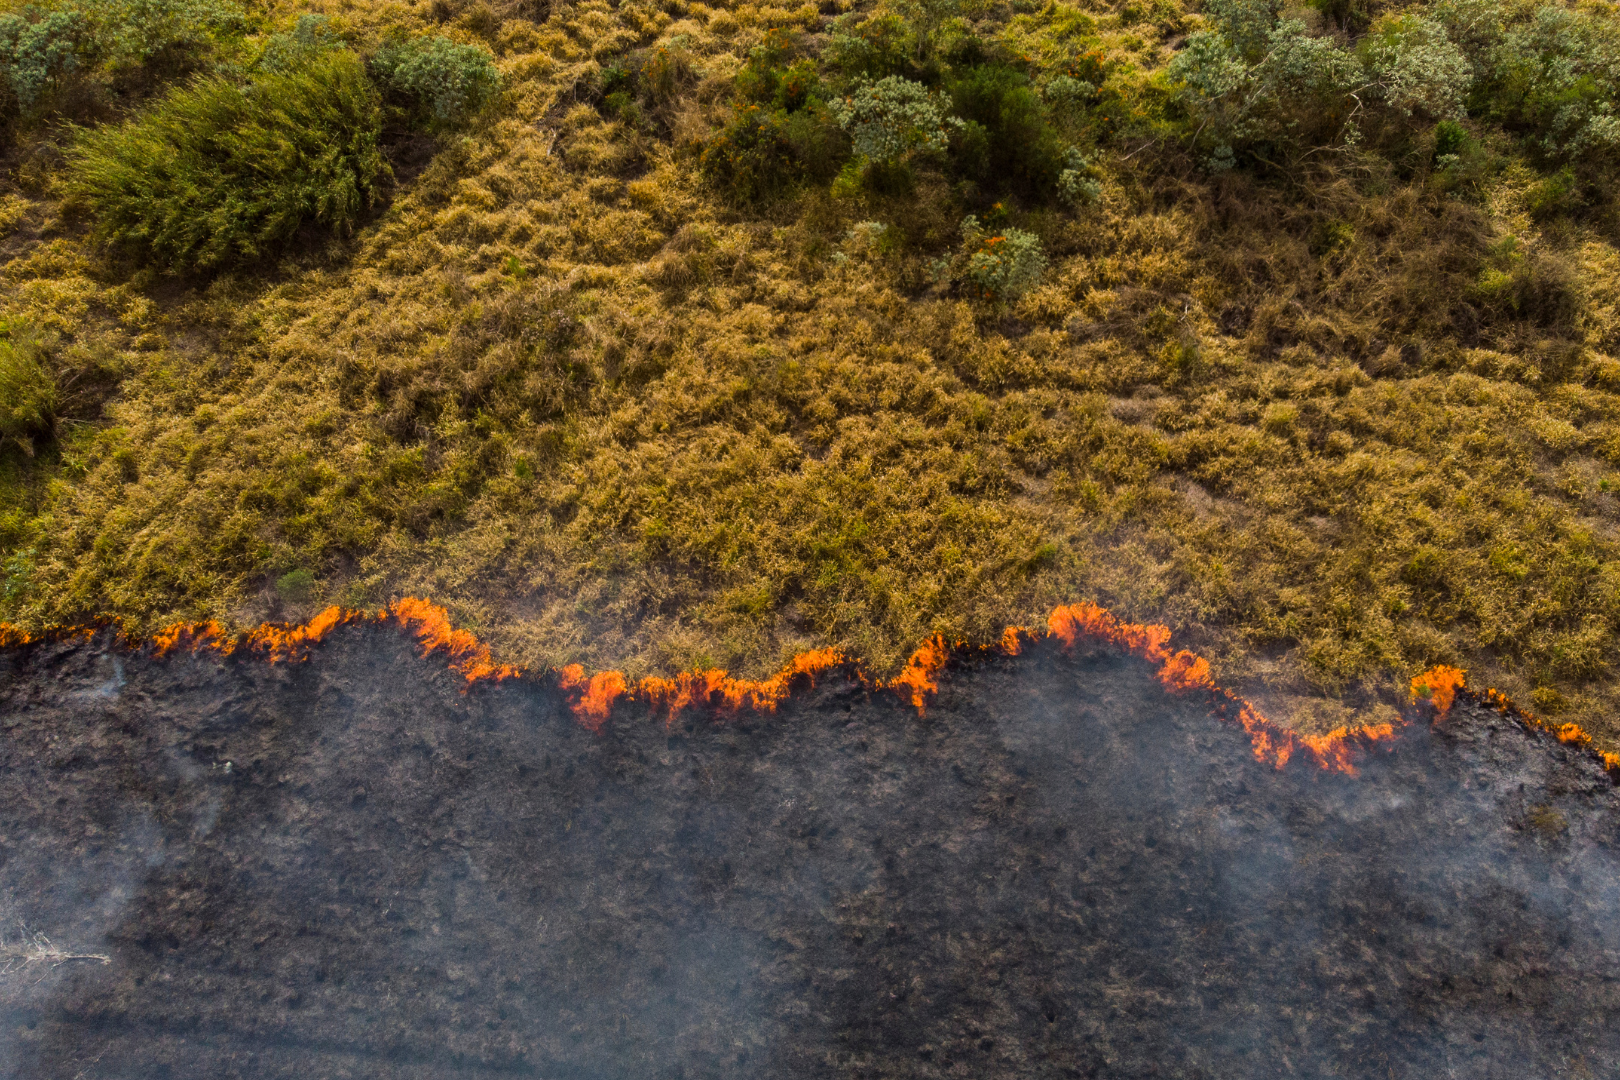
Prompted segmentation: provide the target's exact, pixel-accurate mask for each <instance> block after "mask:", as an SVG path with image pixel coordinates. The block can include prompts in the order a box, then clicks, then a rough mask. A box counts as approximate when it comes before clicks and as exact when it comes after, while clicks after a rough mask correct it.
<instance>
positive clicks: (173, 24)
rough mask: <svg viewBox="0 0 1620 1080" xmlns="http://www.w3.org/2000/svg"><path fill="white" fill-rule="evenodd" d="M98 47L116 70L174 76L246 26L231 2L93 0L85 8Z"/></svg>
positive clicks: (195, 64) (243, 18)
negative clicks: (93, 26)
mask: <svg viewBox="0 0 1620 1080" xmlns="http://www.w3.org/2000/svg"><path fill="white" fill-rule="evenodd" d="M86 6H87V7H88V9H89V11H90V13H91V17H92V18H93V19H94V20H95V23H96V27H97V30H96V35H97V40H98V47H99V49H100V51H101V54H102V55H103V56H104V57H106V59H107V61H108V62H109V63H110V64H111V65H112V66H113V67H114V68H115V69H116V68H120V67H122V68H135V67H138V68H141V69H144V70H145V71H147V72H149V73H154V74H160V75H165V74H166V75H174V74H178V73H180V72H183V71H188V70H192V69H194V68H196V67H197V66H199V65H200V64H201V63H202V62H203V61H204V60H206V59H207V57H208V56H209V55H210V54H212V53H213V52H214V51H215V50H217V49H218V47H219V45H220V43H221V42H222V41H227V40H231V39H234V38H238V37H240V36H241V35H243V34H245V33H246V32H247V30H248V28H249V26H248V20H247V16H246V15H245V14H244V13H243V11H242V9H241V7H239V6H238V5H237V4H235V3H232V2H231V0H97V2H96V3H94V4H88V5H86Z"/></svg>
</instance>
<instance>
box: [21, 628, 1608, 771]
mask: <svg viewBox="0 0 1620 1080" xmlns="http://www.w3.org/2000/svg"><path fill="white" fill-rule="evenodd" d="M368 622H369V623H373V624H393V625H395V626H397V627H399V628H400V629H402V630H404V631H405V632H406V633H407V634H409V635H410V636H412V637H414V638H415V639H416V641H417V643H418V644H419V645H420V646H421V649H422V655H423V656H429V655H434V654H440V653H442V654H443V655H444V656H445V658H446V659H447V660H448V666H449V668H450V669H451V670H452V671H454V672H456V673H457V674H459V675H461V676H462V677H463V678H464V679H466V681H467V683H468V685H469V686H471V685H472V684H474V683H478V682H481V681H485V680H493V681H501V680H504V679H511V678H517V677H520V676H523V675H527V674H529V673H528V672H525V671H524V670H522V669H520V668H517V667H514V666H512V665H510V664H500V663H496V662H495V660H494V658H493V656H492V654H491V651H490V648H489V646H488V645H487V644H485V643H484V642H482V641H480V640H479V639H478V637H477V636H476V635H474V634H473V633H471V632H470V631H467V630H462V629H458V628H456V627H455V626H453V625H452V624H451V622H450V616H449V612H448V611H447V610H446V609H445V608H443V607H441V606H439V605H437V604H434V603H432V602H430V601H427V600H422V599H418V598H415V597H405V598H404V599H401V600H398V601H396V602H394V603H393V604H390V605H388V606H387V607H385V608H383V609H382V610H380V611H378V612H375V613H367V612H363V611H356V610H351V609H346V608H340V607H329V608H327V609H326V610H324V611H322V612H320V613H319V614H318V615H316V616H315V617H314V618H312V619H311V620H310V621H309V622H307V623H304V624H302V625H289V624H270V623H267V624H263V625H261V626H258V627H255V628H253V629H251V630H247V631H244V632H241V633H238V634H234V635H233V634H231V633H229V632H228V631H226V629H225V628H224V627H223V626H221V625H220V624H219V623H217V622H214V621H208V622H201V623H183V624H177V625H175V626H171V627H168V628H167V629H164V630H160V631H158V632H157V633H156V634H154V635H153V636H152V638H151V642H150V644H151V647H152V650H153V652H154V654H155V655H157V656H167V655H169V654H171V653H176V652H190V653H193V654H203V653H213V654H215V655H218V656H221V657H224V656H230V655H232V654H234V653H237V652H246V653H250V654H253V655H256V656H258V657H260V658H262V659H264V660H267V661H269V662H271V663H279V662H297V661H300V660H304V659H307V658H308V657H309V655H310V650H311V649H312V648H313V647H314V646H316V645H318V644H320V643H321V642H322V641H324V640H325V639H326V638H327V637H328V636H330V635H331V633H332V632H333V631H334V630H336V629H338V628H339V627H343V626H352V625H357V624H361V623H368ZM108 625H111V626H114V627H116V625H117V624H116V622H115V621H113V620H108V622H107V623H104V624H103V625H102V626H95V625H90V626H75V627H67V628H61V629H55V630H50V631H47V632H45V633H43V634H38V635H33V634H29V633H27V632H25V631H23V630H21V629H19V628H18V627H15V626H12V625H10V624H7V623H0V647H15V646H20V645H25V644H29V643H31V642H34V641H39V640H70V639H73V638H82V637H89V636H92V635H94V634H95V633H96V632H97V631H98V630H99V629H102V628H103V626H108ZM123 636H124V640H125V642H126V644H128V645H129V646H130V647H131V648H138V647H139V646H140V644H141V643H140V641H139V640H138V639H136V638H134V637H132V636H130V635H127V634H126V635H123ZM1043 639H1046V640H1051V639H1055V640H1057V641H1058V642H1060V644H1061V646H1062V647H1063V648H1064V649H1065V650H1069V649H1073V648H1075V647H1076V646H1080V645H1090V646H1093V647H1095V646H1103V647H1108V648H1113V649H1117V650H1119V651H1121V652H1123V653H1125V654H1127V655H1130V656H1135V657H1138V658H1140V659H1142V660H1145V661H1147V662H1149V663H1151V664H1154V665H1156V666H1157V669H1158V671H1157V675H1158V679H1159V682H1160V684H1161V685H1163V686H1164V688H1165V689H1166V690H1167V691H1169V692H1171V693H1175V694H1185V693H1199V692H1201V693H1204V694H1207V695H1208V696H1209V697H1210V698H1211V712H1212V714H1213V715H1214V716H1216V717H1217V718H1219V719H1221V720H1223V721H1225V722H1227V723H1232V724H1236V725H1237V726H1238V727H1241V728H1242V729H1243V730H1244V732H1245V733H1246V734H1247V735H1248V736H1249V741H1250V745H1251V746H1252V748H1253V752H1254V757H1255V760H1257V761H1259V762H1261V763H1263V764H1269V765H1272V766H1274V767H1275V768H1278V769H1281V768H1283V767H1284V766H1285V765H1287V764H1288V762H1289V761H1291V760H1294V759H1296V758H1299V759H1301V760H1306V761H1309V762H1311V763H1312V764H1314V765H1316V766H1317V767H1318V768H1321V769H1324V770H1327V771H1330V772H1339V773H1344V774H1347V775H1351V776H1354V775H1355V774H1356V766H1355V758H1356V757H1358V756H1360V755H1364V754H1366V753H1367V752H1369V751H1370V750H1372V749H1374V748H1376V747H1379V746H1384V747H1385V748H1391V747H1392V746H1393V741H1394V738H1395V734H1396V730H1397V725H1396V724H1393V723H1384V724H1365V725H1359V726H1356V727H1340V728H1337V729H1335V730H1333V731H1330V732H1328V733H1327V734H1325V735H1304V734H1301V733H1299V732H1297V731H1294V730H1292V729H1290V728H1287V727H1284V726H1282V725H1281V724H1277V723H1275V722H1273V721H1271V720H1269V719H1267V718H1266V717H1265V716H1263V715H1261V713H1260V712H1259V710H1257V709H1256V708H1255V707H1254V706H1253V705H1252V704H1250V703H1249V702H1248V701H1245V700H1244V699H1243V698H1241V697H1239V696H1237V695H1236V694H1234V693H1232V692H1231V691H1230V690H1227V689H1225V688H1223V687H1221V686H1219V685H1217V684H1216V682H1215V680H1214V677H1213V675H1212V673H1211V671H1210V666H1209V662H1208V661H1207V660H1205V659H1204V658H1203V657H1201V656H1198V655H1196V654H1195V653H1192V652H1188V651H1187V650H1184V649H1183V650H1176V651H1172V649H1171V647H1170V629H1169V628H1168V627H1165V626H1160V625H1155V624H1143V623H1128V622H1122V621H1120V620H1119V619H1118V618H1117V617H1115V616H1114V614H1113V613H1112V612H1110V611H1108V610H1107V609H1105V608H1103V607H1100V606H1098V605H1096V604H1091V603H1080V604H1073V605H1062V606H1059V607H1057V608H1055V609H1053V611H1052V614H1051V615H1050V616H1049V617H1048V618H1047V620H1046V626H1045V628H1044V629H1039V630H1037V629H1031V628H1028V627H1021V626H1009V627H1007V628H1006V630H1005V631H1003V632H1002V635H1001V637H1000V638H999V639H998V640H997V641H996V642H995V643H994V644H992V645H980V646H971V645H969V644H967V643H965V642H960V641H958V642H954V643H949V642H947V641H946V640H945V638H944V637H943V636H942V635H940V634H934V635H932V636H930V637H929V638H928V639H927V640H925V641H924V642H923V643H922V644H921V645H920V646H918V648H917V649H916V651H914V652H913V653H912V654H911V656H910V658H909V659H908V660H907V661H906V664H905V666H904V667H903V668H902V669H901V671H900V673H899V674H898V675H896V676H895V677H894V678H892V679H887V680H885V679H880V678H875V677H872V676H870V675H868V674H866V673H865V672H864V671H862V670H860V668H859V665H858V664H857V663H856V662H855V661H854V660H853V659H852V658H850V657H848V656H846V655H845V654H844V653H843V652H842V651H841V650H839V649H836V648H827V649H817V650H814V651H812V652H806V653H800V654H799V655H797V656H795V657H794V658H793V660H792V661H791V662H789V663H788V664H787V665H786V666H785V667H783V668H782V670H781V671H779V672H777V673H776V674H775V675H773V676H771V677H770V678H768V679H762V680H754V679H737V678H733V677H732V676H731V675H729V674H728V673H727V672H726V671H724V670H723V669H719V668H713V669H710V670H707V671H686V672H681V673H680V674H678V675H675V676H673V677H661V676H649V677H647V678H644V679H641V680H639V681H636V682H634V683H632V682H630V680H628V679H627V678H626V677H625V675H624V673H623V672H621V671H599V672H596V673H594V674H587V673H586V671H585V668H584V667H583V666H582V665H580V664H569V665H567V666H565V667H563V668H561V669H558V670H557V671H556V672H555V676H556V679H557V685H558V687H559V688H560V689H561V690H562V691H563V692H564V693H566V694H568V695H569V696H570V698H571V701H570V706H569V707H570V709H571V711H572V713H573V715H574V717H575V719H576V720H577V721H578V722H579V723H580V724H581V726H583V727H585V728H586V729H587V730H589V731H592V732H597V731H600V730H601V729H602V728H603V727H604V726H605V725H606V724H607V722H608V719H609V718H610V717H611V716H612V714H613V710H614V708H615V707H616V706H617V705H618V704H619V703H621V702H624V703H631V702H639V703H642V704H645V705H646V706H647V707H648V708H649V710H651V711H652V712H655V713H656V712H662V713H663V714H664V718H665V723H666V724H668V725H671V726H673V724H674V722H675V719H676V717H678V716H679V715H680V714H681V713H682V712H683V711H684V710H686V709H689V708H692V707H701V706H706V707H710V708H719V709H723V710H727V711H732V712H736V711H739V710H743V709H749V710H752V711H755V712H767V713H768V712H774V711H775V710H776V708H777V706H778V705H779V704H780V703H781V702H783V701H785V700H786V699H787V698H788V697H789V696H790V694H791V693H792V691H793V686H794V683H795V681H796V680H798V679H799V678H800V677H801V676H803V677H806V678H808V680H809V681H810V683H811V684H812V685H814V682H815V680H816V678H817V677H818V676H820V675H821V674H823V673H825V672H827V671H830V670H832V669H834V668H840V667H842V668H846V669H848V670H849V671H850V673H851V674H852V675H853V676H854V677H855V678H857V679H858V680H859V681H860V682H861V683H863V684H864V685H866V686H867V687H869V688H871V689H874V690H888V691H894V692H896V693H898V694H899V695H900V697H901V699H902V700H904V701H905V702H907V703H908V704H910V705H911V706H912V707H914V708H915V709H916V710H917V712H918V715H926V713H927V708H928V702H929V700H930V698H931V697H932V696H933V695H934V694H935V693H936V692H937V691H938V689H939V683H938V677H939V675H940V673H941V672H942V671H944V669H945V667H946V665H947V664H948V663H949V662H950V659H951V656H952V654H953V653H961V652H969V651H977V652H980V653H999V654H1001V655H1004V656H1018V655H1019V654H1020V653H1022V652H1023V651H1024V648H1025V646H1026V643H1028V642H1033V641H1039V640H1043ZM1411 692H1412V700H1413V701H1414V702H1420V701H1427V702H1428V704H1429V705H1430V706H1431V708H1432V715H1433V722H1434V723H1436V724H1438V723H1440V722H1442V721H1443V720H1444V719H1445V718H1446V716H1447V714H1449V712H1450V711H1451V707H1452V705H1453V704H1454V703H1455V701H1456V698H1457V695H1458V694H1459V693H1462V692H1469V693H1471V691H1468V690H1467V687H1466V673H1465V672H1464V671H1463V670H1462V669H1460V668H1455V667H1449V666H1445V665H1440V666H1437V667H1433V668H1430V669H1429V670H1428V671H1425V672H1423V673H1422V674H1420V675H1417V676H1415V677H1414V678H1413V679H1412V682H1411ZM1475 696H1476V697H1477V698H1478V699H1479V700H1481V701H1483V702H1485V703H1487V704H1489V705H1491V706H1493V707H1494V708H1496V709H1497V710H1498V711H1500V712H1502V713H1504V714H1506V715H1512V716H1514V717H1516V718H1517V719H1518V720H1519V721H1520V722H1521V723H1523V724H1525V725H1526V726H1528V727H1531V728H1534V729H1536V730H1540V731H1544V732H1546V733H1548V734H1550V735H1553V736H1554V737H1556V738H1557V739H1558V741H1559V742H1561V743H1565V744H1567V745H1571V746H1574V747H1576V748H1579V749H1582V750H1585V751H1586V752H1588V753H1591V754H1593V755H1595V756H1597V757H1599V758H1601V759H1602V761H1603V765H1604V768H1605V769H1606V770H1607V771H1608V773H1609V775H1610V777H1611V778H1612V779H1613V780H1614V781H1615V783H1616V784H1620V754H1614V753H1608V752H1603V751H1599V750H1597V749H1596V748H1595V747H1594V746H1593V745H1592V737H1591V736H1590V735H1588V734H1587V733H1586V732H1585V731H1583V730H1582V729H1581V728H1580V727H1579V726H1578V725H1576V724H1563V725H1556V724H1553V723H1551V722H1549V721H1547V720H1544V719H1542V718H1540V717H1537V716H1535V715H1534V714H1533V713H1530V712H1527V711H1525V710H1523V709H1520V708H1518V707H1517V706H1516V705H1514V704H1513V703H1512V702H1511V701H1510V700H1508V698H1507V697H1506V695H1504V694H1502V693H1501V692H1500V691H1497V690H1495V689H1487V690H1485V691H1484V693H1483V694H1478V695H1475ZM1410 722H1411V721H1410V720H1407V719H1403V720H1402V721H1401V725H1400V726H1402V727H1404V726H1406V725H1408V724H1409V723H1410Z"/></svg>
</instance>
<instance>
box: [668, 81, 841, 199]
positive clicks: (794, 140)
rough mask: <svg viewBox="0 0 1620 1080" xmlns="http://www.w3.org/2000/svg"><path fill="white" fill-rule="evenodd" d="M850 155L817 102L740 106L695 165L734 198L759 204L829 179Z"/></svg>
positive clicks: (708, 178)
mask: <svg viewBox="0 0 1620 1080" xmlns="http://www.w3.org/2000/svg"><path fill="white" fill-rule="evenodd" d="M848 153H849V151H848V143H847V142H846V141H845V139H844V137H843V133H842V132H841V131H839V129H838V125H837V124H836V123H834V122H833V120H832V118H831V117H830V116H829V115H828V114H827V111H826V109H825V108H824V107H822V106H820V105H819V104H817V105H815V106H813V107H810V108H804V109H799V110H796V111H794V112H787V111H785V110H782V109H767V108H765V107H764V106H761V105H738V107H737V109H736V111H735V112H734V113H733V115H732V120H731V122H730V123H729V124H727V125H726V127H725V128H724V129H723V130H722V131H720V133H719V134H717V135H716V136H715V137H714V138H713V139H711V140H709V142H708V144H707V145H706V146H704V148H703V152H702V154H701V155H700V157H699V168H700V169H701V170H702V172H703V176H704V178H705V179H706V180H708V181H709V182H710V183H712V184H714V185H716V186H717V187H720V188H722V189H724V190H725V191H727V192H728V193H729V194H730V195H731V197H732V198H733V199H735V200H736V201H738V202H757V201H759V200H761V199H764V198H768V197H770V196H772V195H776V194H780V193H782V192H784V191H786V190H788V189H789V188H791V187H793V186H795V185H797V184H799V183H801V182H803V181H806V180H827V179H831V177H832V176H833V175H834V174H835V173H837V171H838V168H839V166H840V165H841V164H842V163H843V160H844V158H846V157H847V156H848Z"/></svg>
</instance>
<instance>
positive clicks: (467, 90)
mask: <svg viewBox="0 0 1620 1080" xmlns="http://www.w3.org/2000/svg"><path fill="white" fill-rule="evenodd" d="M371 69H372V72H373V73H374V74H375V75H376V76H377V79H378V81H379V82H380V83H381V84H382V85H383V86H385V87H387V88H388V90H389V92H390V94H391V95H393V96H394V97H396V98H399V99H402V100H403V101H404V102H406V103H407V105H408V107H409V109H410V111H411V112H412V113H413V114H414V117H415V119H416V120H417V121H418V122H420V123H423V124H425V125H426V126H428V127H431V128H437V129H440V130H445V129H449V128H451V127H454V126H456V125H457V124H460V123H463V122H464V121H466V120H467V119H468V118H469V117H471V116H472V115H473V114H474V113H476V112H477V111H478V110H479V109H482V108H483V107H484V106H485V105H486V104H487V103H488V102H489V100H490V99H491V98H493V97H494V96H495V93H496V91H497V90H499V89H500V85H501V76H500V73H499V72H498V71H496V70H495V62H494V60H493V59H491V57H490V55H489V53H487V52H486V51H484V50H483V49H480V48H479V47H478V46H476V45H458V44H456V43H455V42H453V41H451V40H450V39H449V38H446V37H438V36H434V37H430V38H411V39H409V40H407V41H396V42H391V43H389V44H387V45H385V46H383V47H382V48H381V49H379V50H378V51H377V55H376V56H375V57H373V58H372V61H371Z"/></svg>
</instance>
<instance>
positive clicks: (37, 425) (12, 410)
mask: <svg viewBox="0 0 1620 1080" xmlns="http://www.w3.org/2000/svg"><path fill="white" fill-rule="evenodd" d="M46 353H47V350H46V347H45V345H44V343H43V342H41V341H40V340H39V339H38V338H37V337H35V336H33V335H29V334H24V333H14V334H12V335H11V337H10V338H9V339H8V340H3V341H0V439H6V440H10V441H12V442H15V443H18V444H19V445H21V446H22V447H23V448H24V449H26V450H28V451H29V452H30V453H31V452H32V451H33V439H34V437H35V436H37V435H40V434H43V433H45V432H47V431H48V430H49V429H50V427H51V422H52V420H53V419H54V418H55V414H56V406H57V399H58V394H57V388H56V379H55V377H54V376H53V375H52V374H51V370H50V368H49V366H48V365H47V363H46Z"/></svg>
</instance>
